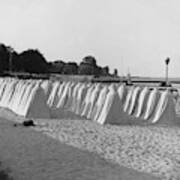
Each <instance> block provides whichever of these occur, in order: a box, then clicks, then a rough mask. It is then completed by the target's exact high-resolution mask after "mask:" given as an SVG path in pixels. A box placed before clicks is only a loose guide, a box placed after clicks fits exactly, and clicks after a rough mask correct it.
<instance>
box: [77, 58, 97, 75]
mask: <svg viewBox="0 0 180 180" xmlns="http://www.w3.org/2000/svg"><path fill="white" fill-rule="evenodd" d="M98 70H99V69H98V66H97V65H96V59H95V58H94V57H93V56H86V57H84V58H83V59H82V62H81V63H80V65H79V74H82V75H96V74H97V72H98Z"/></svg>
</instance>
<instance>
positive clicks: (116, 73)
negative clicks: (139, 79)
mask: <svg viewBox="0 0 180 180" xmlns="http://www.w3.org/2000/svg"><path fill="white" fill-rule="evenodd" d="M114 76H118V70H117V69H116V68H115V69H114Z"/></svg>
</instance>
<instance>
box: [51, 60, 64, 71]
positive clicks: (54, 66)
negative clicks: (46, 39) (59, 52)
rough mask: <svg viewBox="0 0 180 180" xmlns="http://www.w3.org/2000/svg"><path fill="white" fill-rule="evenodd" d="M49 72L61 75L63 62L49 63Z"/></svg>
mask: <svg viewBox="0 0 180 180" xmlns="http://www.w3.org/2000/svg"><path fill="white" fill-rule="evenodd" d="M48 64H49V72H50V73H60V74H63V68H64V66H65V64H66V63H65V62H64V61H62V60H57V61H54V62H49V63H48Z"/></svg>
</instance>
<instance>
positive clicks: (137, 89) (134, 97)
mask: <svg viewBox="0 0 180 180" xmlns="http://www.w3.org/2000/svg"><path fill="white" fill-rule="evenodd" d="M140 90H141V88H140V87H139V86H138V87H135V88H134V90H133V93H132V96H131V101H130V106H129V109H128V114H129V115H132V114H133V112H134V109H135V106H136V103H137V100H138V95H139V92H140Z"/></svg>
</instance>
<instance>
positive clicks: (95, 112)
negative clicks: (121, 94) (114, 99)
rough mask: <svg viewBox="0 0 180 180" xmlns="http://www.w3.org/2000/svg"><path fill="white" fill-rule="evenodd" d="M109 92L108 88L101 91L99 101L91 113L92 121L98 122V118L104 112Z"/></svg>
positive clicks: (105, 87)
mask: <svg viewBox="0 0 180 180" xmlns="http://www.w3.org/2000/svg"><path fill="white" fill-rule="evenodd" d="M108 91H109V90H108V86H104V87H103V88H102V89H101V90H100V93H99V96H98V99H97V101H96V103H95V105H94V108H93V111H92V113H91V118H92V120H94V121H97V119H98V117H99V115H100V112H101V111H102V108H103V105H104V103H105V100H106V96H107V93H108Z"/></svg>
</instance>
